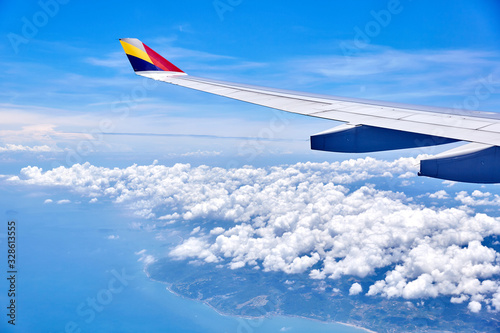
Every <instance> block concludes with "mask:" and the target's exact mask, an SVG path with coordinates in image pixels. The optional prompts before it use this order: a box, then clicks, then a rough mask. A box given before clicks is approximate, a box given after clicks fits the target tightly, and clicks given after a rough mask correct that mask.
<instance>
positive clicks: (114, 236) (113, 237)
mask: <svg viewBox="0 0 500 333" xmlns="http://www.w3.org/2000/svg"><path fill="white" fill-rule="evenodd" d="M118 238H120V236H119V235H109V236H108V239H118Z"/></svg>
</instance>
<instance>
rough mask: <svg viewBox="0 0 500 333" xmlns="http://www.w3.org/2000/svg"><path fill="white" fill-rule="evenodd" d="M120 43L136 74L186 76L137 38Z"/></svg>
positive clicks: (123, 40)
mask: <svg viewBox="0 0 500 333" xmlns="http://www.w3.org/2000/svg"><path fill="white" fill-rule="evenodd" d="M120 43H121V44H122V47H123V50H124V51H125V53H126V54H127V57H128V60H129V61H130V64H131V65H132V68H133V69H134V71H136V72H151V71H153V72H168V73H169V74H175V75H183V74H184V75H185V74H186V73H184V72H183V71H182V70H180V69H179V68H178V67H177V66H175V65H174V64H172V63H171V62H170V61H168V60H167V59H165V58H163V57H162V56H161V55H159V54H158V53H156V52H155V51H154V50H153V49H151V48H150V47H148V46H147V45H146V44H144V43H142V42H141V41H140V40H138V39H137V38H121V39H120Z"/></svg>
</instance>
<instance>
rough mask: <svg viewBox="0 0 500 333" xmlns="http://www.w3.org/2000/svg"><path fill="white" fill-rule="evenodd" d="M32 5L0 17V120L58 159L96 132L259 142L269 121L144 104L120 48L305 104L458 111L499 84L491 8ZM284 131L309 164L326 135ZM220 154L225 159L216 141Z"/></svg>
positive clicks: (185, 104) (167, 98)
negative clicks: (344, 101) (325, 101)
mask: <svg viewBox="0 0 500 333" xmlns="http://www.w3.org/2000/svg"><path fill="white" fill-rule="evenodd" d="M41 3H43V4H45V5H43V6H42V5H41V4H40V3H38V2H31V3H29V2H23V3H22V4H21V3H13V2H10V3H3V4H2V5H1V6H3V7H4V8H2V11H1V12H2V14H1V15H2V22H3V25H2V30H3V36H4V38H3V39H2V42H1V44H0V47H1V48H2V55H3V64H4V71H3V72H2V73H1V74H0V75H1V77H2V81H1V83H0V84H1V85H2V86H1V88H2V89H1V90H0V91H1V92H0V96H1V97H2V101H3V102H2V103H3V107H2V109H3V110H4V111H5V110H6V109H9V108H10V109H11V110H12V108H14V109H15V110H16V111H13V112H12V114H11V113H4V114H5V115H6V116H5V117H8V118H9V124H8V125H4V129H6V127H8V129H9V130H10V131H12V130H14V129H17V130H21V128H23V127H24V128H25V130H24V133H25V134H26V133H27V131H28V132H29V131H31V130H33V128H27V127H29V126H34V128H35V129H36V130H37V131H39V130H40V126H41V125H42V124H44V125H45V128H44V129H43V130H42V131H45V132H46V133H47V131H49V129H50V131H53V132H50V134H49V136H50V137H54V136H58V135H59V139H58V140H59V141H57V140H56V141H57V142H56V141H53V142H52V143H51V144H52V146H59V147H60V148H63V149H65V148H67V147H66V145H73V146H75V144H77V143H78V142H76V143H75V142H74V138H73V141H72V139H71V138H69V137H68V136H69V135H68V134H65V135H63V134H61V133H60V132H85V131H87V132H93V133H94V132H95V131H101V128H100V127H101V126H100V125H99V123H100V122H101V121H102V120H103V119H105V120H107V121H110V122H111V123H112V126H110V127H106V129H110V128H112V132H114V133H129V132H135V133H137V132H140V133H163V134H165V133H168V134H207V135H226V136H234V137H258V133H259V131H260V129H261V128H262V127H263V126H266V124H267V122H269V119H270V118H271V117H273V116H274V114H273V113H272V112H270V111H269V110H267V109H265V108H261V107H255V106H251V105H246V104H243V103H238V102H235V101H228V100H225V99H222V98H218V97H214V96H207V95H206V94H201V93H197V92H193V91H187V90H184V89H181V88H177V87H169V86H167V85H163V86H152V85H150V86H147V87H146V89H145V91H144V87H142V85H144V83H143V82H142V81H141V78H138V77H136V76H135V75H133V73H132V71H131V69H130V66H129V64H128V62H127V59H126V57H125V56H124V54H123V52H122V50H121V48H120V45H119V43H118V41H117V39H118V38H121V37H137V38H140V39H141V40H142V41H143V42H145V43H146V44H148V45H149V46H151V47H153V48H154V49H156V50H157V51H158V52H160V53H161V54H163V55H164V56H165V57H166V58H167V59H170V60H172V61H173V62H174V63H176V64H177V65H178V66H179V67H180V68H182V69H184V70H185V71H186V72H188V73H191V74H193V75H197V76H206V77H212V78H219V79H225V80H233V81H239V82H248V83H253V84H261V85H267V86H274V87H279V88H287V89H293V90H304V91H310V92H315V93H325V94H334V95H341V96H354V97H366V98H373V99H382V100H389V101H397V102H408V103H416V104H428V105H438V106H446V107H460V108H463V107H464V102H466V99H467V98H468V97H470V96H471V95H473V94H474V89H475V88H476V87H477V85H479V84H480V80H481V79H483V80H487V81H488V80H489V81H491V80H493V81H492V82H493V83H491V82H490V84H495V85H496V84H497V76H495V75H496V74H497V73H498V65H497V64H498V47H497V45H498V44H499V43H498V42H499V39H500V37H499V31H500V29H499V28H500V27H499V22H498V19H497V14H498V13H499V6H500V5H498V4H497V3H496V2H495V1H479V2H475V3H471V2H467V1H459V2H453V3H446V4H445V3H436V2H430V1H400V2H390V1H371V2H369V3H368V2H363V3H351V2H347V1H346V2H334V3H332V2H327V1H324V2H318V3H316V4H314V5H310V4H307V3H305V2H301V1H291V2H287V4H286V6H283V5H282V4H280V3H274V2H273V3H267V2H259V1H257V2H247V1H242V2H238V1H236V2H232V4H233V5H230V4H229V3H228V2H227V3H226V5H225V6H226V7H224V6H223V5H221V2H214V1H193V2H189V4H184V3H176V2H158V3H154V4H150V5H147V6H139V5H136V4H130V5H126V4H124V3H123V2H113V1H110V2H105V3H100V4H89V3H84V2H77V1H68V2H67V3H65V4H62V3H57V5H54V3H53V2H50V1H49V2H46V3H45V2H41ZM222 3H224V2H222ZM221 6H222V7H221ZM44 8H45V9H44ZM389 10H390V11H389ZM387 13H390V15H389V16H387ZM377 19H378V20H379V21H377ZM359 31H361V34H360V33H359ZM360 43H363V44H360ZM346 50H348V51H346ZM488 78H489V79H488ZM489 81H488V82H489ZM130 100H132V101H131V102H130ZM127 101H128V102H127ZM498 103H499V102H498V98H497V97H496V95H495V94H493V95H491V96H489V97H488V98H487V99H484V100H481V101H480V103H479V104H471V105H472V107H473V108H479V109H482V110H491V111H495V110H496V108H497V106H498ZM466 107H469V104H467V105H466ZM118 109H120V110H118ZM23 113H26V114H23ZM7 114H8V116H7ZM21 114H22V115H21ZM167 116H168V117H167ZM282 117H287V119H289V120H290V124H291V125H289V126H287V128H286V131H284V132H283V133H279V135H277V136H276V138H280V139H286V140H290V141H293V140H300V142H295V143H294V142H292V143H291V144H290V145H289V149H292V150H293V148H294V147H296V146H297V145H299V146H300V148H299V149H300V150H301V151H305V150H307V149H304V147H307V143H306V144H304V142H305V141H306V140H307V139H308V137H309V135H311V134H314V133H316V132H319V131H321V130H324V129H327V128H329V127H330V126H331V123H330V122H325V121H321V120H316V119H308V118H306V117H298V116H292V115H284V116H282ZM196 119H197V120H196ZM4 124H5V122H4ZM26 128H27V129H26ZM107 132H111V131H109V130H108V131H107ZM38 133H39V134H40V132H38ZM224 133H225V134H224ZM23 135H24V134H23ZM26 136H28V137H29V134H26ZM62 136H65V138H64V140H63V139H62ZM143 139H144V138H142V139H141V138H139V139H137V138H132V139H131V138H130V137H120V140H119V142H118V143H117V142H116V141H117V140H116V138H111V137H106V138H105V141H106V142H105V145H103V147H100V148H99V149H100V150H105V151H106V144H109V145H111V147H109V146H108V148H109V150H112V151H127V150H130V149H132V150H144V149H146V150H147V149H149V148H150V145H148V144H147V142H141V140H142V141H144V140H143ZM26 140H28V141H29V139H28V138H26ZM146 141H148V140H146ZM158 141H161V142H164V141H165V140H164V139H161V140H160V139H158ZM167 141H169V142H170V141H172V139H169V140H167ZM183 141H184V142H185V144H186V145H187V146H184V147H182V148H181V149H180V150H179V152H180V151H182V152H185V151H186V150H189V151H197V150H198V148H197V146H198V145H200V140H199V138H191V139H190V138H185V139H183ZM4 142H5V143H10V142H8V140H7V139H5V140H4ZM125 142H127V144H128V145H129V146H127V147H125V146H124V145H125ZM32 144H35V142H34V141H33V142H32ZM211 144H213V142H211ZM130 146H134V148H131V147H130ZM175 146H176V147H179V146H178V145H177V144H175ZM201 146H202V147H200V148H201V150H203V151H204V150H211V149H210V147H206V146H205V145H203V144H201ZM218 146H224V147H223V149H225V150H228V152H231V153H234V151H231V149H230V148H229V147H228V146H231V144H229V143H226V141H224V142H219V143H218ZM73 148H74V147H73ZM94 148H95V147H93V149H94ZM99 149H98V150H99ZM169 149H173V148H169ZM219 149H222V148H219ZM280 149H281V151H284V148H280ZM216 150H217V149H216ZM172 153H177V151H174V152H172ZM308 153H310V152H308Z"/></svg>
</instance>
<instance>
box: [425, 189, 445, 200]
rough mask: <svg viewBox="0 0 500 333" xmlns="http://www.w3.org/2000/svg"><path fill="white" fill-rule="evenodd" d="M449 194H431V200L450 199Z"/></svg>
mask: <svg viewBox="0 0 500 333" xmlns="http://www.w3.org/2000/svg"><path fill="white" fill-rule="evenodd" d="M449 197H450V196H449V195H448V193H446V191H445V190H439V191H437V192H435V193H431V194H429V198H431V199H449Z"/></svg>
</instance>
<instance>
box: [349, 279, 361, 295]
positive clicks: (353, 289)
mask: <svg viewBox="0 0 500 333" xmlns="http://www.w3.org/2000/svg"><path fill="white" fill-rule="evenodd" d="M362 291H363V287H361V285H360V284H359V283H357V282H356V283H353V284H352V286H351V288H350V289H349V295H358V294H359V293H361V292H362Z"/></svg>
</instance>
